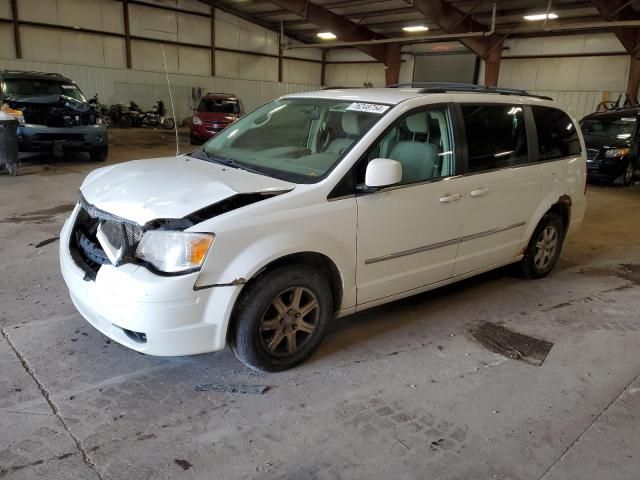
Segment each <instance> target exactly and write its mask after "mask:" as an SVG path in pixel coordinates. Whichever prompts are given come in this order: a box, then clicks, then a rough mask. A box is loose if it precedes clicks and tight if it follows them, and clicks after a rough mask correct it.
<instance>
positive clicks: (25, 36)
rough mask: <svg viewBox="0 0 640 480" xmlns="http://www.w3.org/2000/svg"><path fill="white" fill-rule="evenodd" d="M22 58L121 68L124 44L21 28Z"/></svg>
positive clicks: (109, 38) (45, 30)
mask: <svg viewBox="0 0 640 480" xmlns="http://www.w3.org/2000/svg"><path fill="white" fill-rule="evenodd" d="M20 35H21V38H22V56H23V57H24V58H25V59H28V60H36V61H46V62H59V63H75V64H78V65H95V66H109V67H123V66H125V63H124V40H123V39H119V38H114V37H106V36H103V35H94V34H86V33H82V32H74V31H63V30H55V29H49V28H41V27H30V26H23V27H21V28H20Z"/></svg>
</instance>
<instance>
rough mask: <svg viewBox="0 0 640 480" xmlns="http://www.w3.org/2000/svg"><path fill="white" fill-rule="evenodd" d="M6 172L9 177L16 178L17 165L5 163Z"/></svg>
mask: <svg viewBox="0 0 640 480" xmlns="http://www.w3.org/2000/svg"><path fill="white" fill-rule="evenodd" d="M6 167H7V170H8V171H9V175H10V176H12V177H17V176H18V164H17V163H7V164H6Z"/></svg>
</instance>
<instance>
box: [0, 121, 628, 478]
mask: <svg viewBox="0 0 640 480" xmlns="http://www.w3.org/2000/svg"><path fill="white" fill-rule="evenodd" d="M112 138H113V142H114V145H113V147H112V155H111V159H110V160H109V161H110V162H114V161H123V160H126V159H134V158H144V157H152V156H159V155H162V154H170V153H171V152H172V149H173V147H172V146H171V135H170V133H166V132H154V131H152V130H146V131H143V132H136V131H127V132H122V131H120V132H119V131H117V130H114V131H113V133H112ZM156 144H164V145H167V146H166V147H155V145H156ZM95 167H96V165H95V164H91V163H90V162H88V161H85V160H84V159H73V160H66V161H53V160H49V159H32V160H30V161H26V162H25V163H24V164H23V166H22V170H21V171H22V175H21V176H19V177H17V178H10V177H8V176H7V175H6V174H4V173H3V174H0V251H1V253H2V254H1V256H0V269H1V271H2V272H3V274H2V276H1V277H0V326H1V327H2V337H3V338H0V365H1V366H2V368H1V371H0V478H11V479H31V478H47V479H69V478H76V479H96V478H99V479H105V480H106V479H123V478H127V479H161V478H185V479H190V478H199V479H205V478H206V479H224V480H231V479H248V478H266V479H294V480H295V479H302V478H305V479H363V478H384V479H386V478H393V479H418V478H419V479H438V480H440V479H509V480H529V479H545V480H551V479H554V480H560V479H562V480H571V479H576V480H577V479H580V480H586V479H613V478H615V479H617V480H622V479H637V478H638V475H639V474H638V471H640V449H639V448H638V445H639V443H640V442H639V440H640V378H639V374H640V355H638V351H639V350H638V349H639V347H640V316H639V314H638V305H639V302H640V288H638V285H639V284H640V274H638V273H637V272H638V271H637V270H635V272H636V273H635V274H633V273H630V271H629V268H625V267H621V266H620V265H621V264H632V265H638V264H640V243H639V241H638V240H639V239H640V213H639V212H640V187H639V186H635V187H630V188H615V187H603V186H593V187H591V188H590V190H589V194H588V196H589V209H588V215H587V219H586V223H585V224H584V226H583V228H582V230H581V231H580V232H579V234H578V235H577V236H574V237H573V238H572V239H570V240H569V241H568V243H567V244H566V245H565V250H564V252H563V255H562V258H561V261H560V263H559V264H558V266H557V267H556V269H555V271H554V272H553V274H552V275H551V276H550V277H548V278H547V279H544V280H539V281H525V280H519V279H514V278H511V277H510V276H508V275H507V273H506V272H505V271H496V272H492V273H490V274H486V275H483V276H481V277H478V278H475V279H471V280H469V281H465V282H463V283H462V284H459V285H455V286H451V287H448V288H445V289H440V290H437V291H435V292H431V293H428V294H423V295H419V296H416V297H414V298H411V299H407V300H404V301H400V302H397V303H394V304H391V305H388V306H385V307H381V308H378V309H375V310H372V311H369V312H366V313H363V314H359V315H355V316H352V317H349V318H345V319H343V320H340V321H337V322H336V323H335V324H334V326H333V328H332V331H331V333H330V334H329V336H328V337H327V338H326V339H325V342H324V344H323V346H322V347H321V348H320V350H319V352H318V353H317V354H316V355H314V356H313V357H312V358H311V359H310V361H308V362H307V363H305V364H304V365H302V366H300V367H299V368H296V369H294V370H292V371H289V372H285V373H281V374H275V375H261V374H256V373H255V372H252V371H250V370H248V369H246V368H244V367H243V366H242V365H241V364H240V363H239V362H237V361H236V360H235V358H234V356H233V355H232V353H231V352H230V351H228V350H227V351H224V352H222V353H218V354H210V355H201V356H196V357H187V358H175V359H162V358H153V357H147V356H143V355H140V354H137V353H135V352H133V351H130V350H127V349H125V348H123V347H121V346H119V345H117V344H115V343H113V342H110V341H109V340H107V339H106V338H105V337H104V336H102V335H101V334H100V333H98V332H97V331H95V330H94V329H93V328H92V327H91V326H90V325H88V324H87V323H86V322H85V321H84V320H83V319H82V318H81V317H80V315H79V314H78V313H76V311H75V309H74V308H73V306H72V304H71V302H70V300H69V297H68V295H67V292H66V290H65V287H64V284H63V282H62V279H61V277H60V274H59V271H58V256H57V249H58V244H57V242H54V243H51V244H48V245H45V246H43V247H41V248H35V244H37V243H38V242H40V241H42V240H45V239H47V238H50V237H52V236H54V235H57V234H58V232H59V230H60V227H61V225H62V222H63V219H64V218H65V216H66V215H67V214H68V211H69V210H70V209H71V207H72V204H73V203H74V202H75V201H76V198H77V188H78V186H79V185H80V182H81V180H82V179H83V177H84V176H85V175H86V173H87V172H89V171H90V170H92V169H93V168H95ZM636 268H637V267H636ZM632 270H633V269H632ZM114 301H117V299H114ZM484 320H487V321H492V322H501V323H502V324H504V325H505V326H507V327H509V328H511V329H514V330H516V331H518V332H521V333H525V334H529V335H532V336H535V337H538V338H542V339H545V340H548V341H550V342H553V347H552V348H551V351H550V353H549V355H548V357H547V359H546V361H545V362H544V364H543V365H542V366H540V367H536V366H532V365H529V364H527V363H524V362H520V361H516V360H511V359H507V358H505V357H502V356H500V355H498V354H495V353H492V352H490V351H488V350H486V349H485V348H484V347H482V346H481V345H480V344H479V343H477V342H476V341H475V340H474V339H473V338H471V336H470V334H469V330H470V329H471V328H473V327H474V326H476V325H477V324H478V323H479V322H481V321H484ZM202 384H224V385H265V386H269V387H270V389H269V390H268V391H267V392H266V393H264V394H262V395H254V394H246V393H244V394H243V393H224V392H216V391H196V390H195V389H194V387H196V386H198V385H202Z"/></svg>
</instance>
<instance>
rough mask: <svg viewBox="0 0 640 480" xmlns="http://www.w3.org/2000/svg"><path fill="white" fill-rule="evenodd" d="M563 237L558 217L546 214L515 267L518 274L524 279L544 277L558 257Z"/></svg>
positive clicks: (561, 225) (563, 229) (560, 220)
mask: <svg viewBox="0 0 640 480" xmlns="http://www.w3.org/2000/svg"><path fill="white" fill-rule="evenodd" d="M564 236H565V226H564V223H563V221H562V219H561V218H560V216H559V215H557V214H556V213H553V212H549V213H546V214H545V215H544V216H543V217H542V219H541V220H540V223H538V226H537V227H536V229H535V230H534V232H533V235H532V236H531V240H529V245H528V246H527V249H526V250H525V252H524V257H523V258H522V260H521V261H520V263H519V264H518V265H517V267H518V273H519V274H520V275H521V276H523V277H525V278H542V277H546V276H547V275H548V274H549V272H551V270H553V267H554V266H555V264H556V262H557V261H558V258H559V257H560V250H562V243H563V242H564Z"/></svg>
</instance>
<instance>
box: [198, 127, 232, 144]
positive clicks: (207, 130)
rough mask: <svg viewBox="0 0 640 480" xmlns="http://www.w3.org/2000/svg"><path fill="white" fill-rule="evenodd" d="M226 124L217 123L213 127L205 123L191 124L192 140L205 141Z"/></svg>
mask: <svg viewBox="0 0 640 480" xmlns="http://www.w3.org/2000/svg"><path fill="white" fill-rule="evenodd" d="M226 126H227V125H226V124H219V126H216V127H213V126H211V125H210V124H206V123H205V124H203V125H191V138H192V139H193V140H198V141H201V142H206V141H207V140H209V139H210V138H213V137H215V136H216V135H217V134H218V133H220V132H221V131H222V130H224V129H225V127H226Z"/></svg>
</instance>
